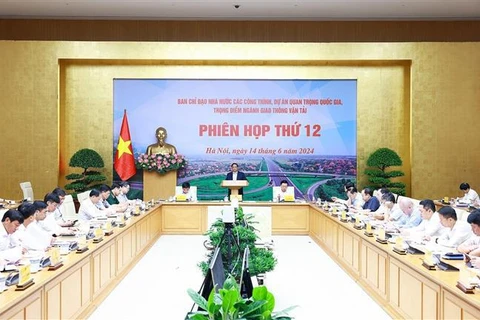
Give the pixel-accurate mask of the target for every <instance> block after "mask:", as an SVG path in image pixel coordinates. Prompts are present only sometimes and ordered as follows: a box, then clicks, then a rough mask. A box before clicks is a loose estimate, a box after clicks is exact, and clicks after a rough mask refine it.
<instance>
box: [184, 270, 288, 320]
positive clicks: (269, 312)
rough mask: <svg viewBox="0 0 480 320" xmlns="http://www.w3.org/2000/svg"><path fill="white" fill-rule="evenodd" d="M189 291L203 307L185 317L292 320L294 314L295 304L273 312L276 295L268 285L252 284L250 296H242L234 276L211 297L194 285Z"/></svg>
mask: <svg viewBox="0 0 480 320" xmlns="http://www.w3.org/2000/svg"><path fill="white" fill-rule="evenodd" d="M188 294H189V295H190V297H191V298H192V300H193V301H194V302H195V303H196V304H197V305H198V306H199V308H200V309H201V310H200V311H196V312H191V313H189V314H188V315H187V317H186V318H185V319H195V320H211V319H222V320H223V319H228V320H235V319H244V320H258V319H264V320H274V319H278V320H289V319H293V318H292V317H290V316H288V312H289V311H290V310H292V309H293V308H296V306H293V307H290V308H287V309H285V310H282V311H280V312H274V311H273V310H274V308H275V297H274V295H273V294H272V293H271V292H269V291H268V290H267V288H266V287H265V286H259V287H255V288H253V292H252V297H251V298H248V299H245V298H242V296H241V295H240V290H239V286H238V284H237V283H236V281H235V279H234V278H233V277H229V278H227V280H225V283H224V284H223V288H221V289H220V290H218V293H215V289H214V290H212V292H211V293H210V295H209V297H208V301H207V300H206V299H205V298H204V297H202V296H201V295H200V294H199V293H198V292H196V291H194V290H192V289H188Z"/></svg>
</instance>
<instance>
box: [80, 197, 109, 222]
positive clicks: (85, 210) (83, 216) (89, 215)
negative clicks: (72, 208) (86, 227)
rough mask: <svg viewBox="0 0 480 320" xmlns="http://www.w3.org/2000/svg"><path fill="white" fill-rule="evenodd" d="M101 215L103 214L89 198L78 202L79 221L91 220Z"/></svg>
mask: <svg viewBox="0 0 480 320" xmlns="http://www.w3.org/2000/svg"><path fill="white" fill-rule="evenodd" d="M101 216H105V214H104V213H103V212H102V211H101V210H100V209H98V208H97V206H96V205H95V204H94V203H93V202H92V200H90V198H87V199H85V200H83V202H82V203H81V204H80V209H78V220H80V221H81V222H82V221H83V222H85V221H88V220H92V219H95V218H97V217H101Z"/></svg>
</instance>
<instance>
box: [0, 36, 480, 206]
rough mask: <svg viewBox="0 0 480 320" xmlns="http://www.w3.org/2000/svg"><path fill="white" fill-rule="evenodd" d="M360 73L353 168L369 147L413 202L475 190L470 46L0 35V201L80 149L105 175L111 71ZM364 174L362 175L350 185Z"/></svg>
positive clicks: (45, 181)
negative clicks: (396, 169) (17, 38)
mask: <svg viewBox="0 0 480 320" xmlns="http://www.w3.org/2000/svg"><path fill="white" fill-rule="evenodd" d="M121 77H128V78H136V77H138V78H145V77H147V78H148V77H152V78H162V77H168V78H176V77H178V78H188V77H195V78H264V77H268V78H279V79H281V78H328V79H357V80H358V110H357V114H358V144H357V150H358V159H359V163H358V169H359V173H361V172H363V169H364V168H365V161H366V159H367V157H368V155H369V154H370V153H371V152H372V151H374V150H375V149H376V148H379V147H384V146H386V147H390V148H392V149H394V150H396V151H397V152H399V154H400V155H401V157H402V159H403V160H404V166H403V168H402V169H403V170H404V171H405V172H406V173H407V176H406V177H405V178H404V181H405V182H407V183H408V184H409V185H410V186H411V189H410V188H409V191H411V195H412V196H413V197H416V198H425V197H430V198H438V197H441V196H444V195H452V196H453V195H456V194H458V185H459V183H460V182H461V181H464V180H465V181H468V182H470V184H471V185H472V187H473V188H476V189H480V177H479V174H478V173H477V170H478V165H479V162H480V161H479V160H477V159H478V158H479V156H480V146H479V144H480V143H479V142H478V141H479V140H478V138H476V137H475V131H476V130H475V125H476V122H477V120H476V119H475V117H476V116H477V114H478V111H479V110H480V108H479V105H480V43H348V44H346V43H319V44H313V43H308V44H306V43H180V42H168V43H141V42H122V43H120V42H119V43H116V42H108V43H101V42H35V41H25V42H10V41H2V42H0V92H1V94H0V108H1V111H2V112H1V115H2V126H3V128H2V129H3V130H2V146H3V148H2V151H3V152H2V161H1V162H0V197H6V198H16V199H19V198H21V191H20V188H19V186H18V183H19V182H21V181H26V180H29V181H31V182H32V185H33V188H34V191H35V196H36V198H40V197H43V195H44V194H45V193H46V192H48V191H50V190H51V189H53V187H55V186H56V185H57V184H58V183H60V185H61V186H63V184H64V180H63V176H64V175H65V173H68V172H70V170H69V168H68V165H67V164H68V160H69V158H70V156H71V155H72V154H73V153H74V152H75V151H76V150H78V149H80V148H84V147H89V148H93V149H95V150H97V151H99V152H100V154H101V155H102V156H103V158H104V160H105V162H106V166H107V170H106V173H107V176H109V177H111V164H112V160H111V150H112V135H113V133H112V126H113V123H112V97H113V94H112V86H113V81H112V80H113V78H121ZM364 181H365V180H364V179H363V178H362V177H360V183H359V185H360V187H361V186H362V182H364Z"/></svg>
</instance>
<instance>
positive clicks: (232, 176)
mask: <svg viewBox="0 0 480 320" xmlns="http://www.w3.org/2000/svg"><path fill="white" fill-rule="evenodd" d="M230 168H231V169H232V171H230V172H229V173H227V177H226V178H225V180H247V177H246V176H245V173H243V172H241V171H238V164H237V163H235V162H234V163H232V164H231V165H230ZM230 193H231V191H230V189H228V198H230ZM238 194H239V195H241V196H243V188H240V189H238Z"/></svg>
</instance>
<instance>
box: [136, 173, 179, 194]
mask: <svg viewBox="0 0 480 320" xmlns="http://www.w3.org/2000/svg"><path fill="white" fill-rule="evenodd" d="M176 185H177V170H172V171H169V172H167V173H164V174H159V173H158V172H155V171H147V170H144V171H143V199H144V200H145V201H150V200H151V199H155V200H158V199H168V198H169V197H171V196H174V195H175V186H176Z"/></svg>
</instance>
